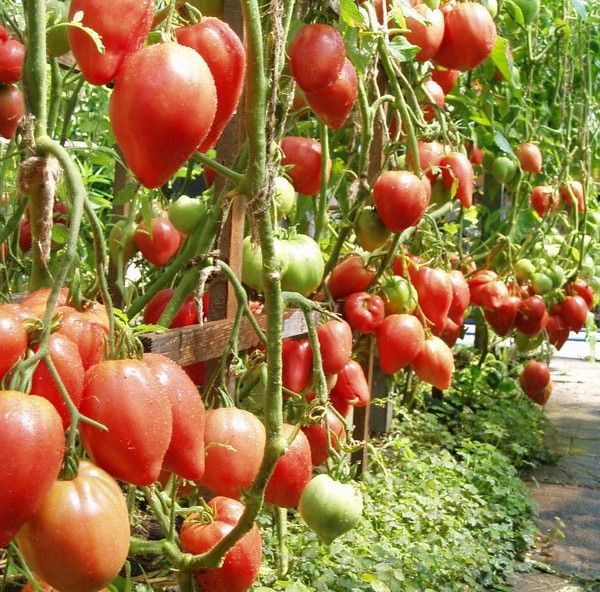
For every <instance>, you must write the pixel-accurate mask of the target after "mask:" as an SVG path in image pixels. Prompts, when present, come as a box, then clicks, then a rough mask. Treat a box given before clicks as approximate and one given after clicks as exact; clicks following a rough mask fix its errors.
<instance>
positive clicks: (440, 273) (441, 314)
mask: <svg viewBox="0 0 600 592" xmlns="http://www.w3.org/2000/svg"><path fill="white" fill-rule="evenodd" d="M411 277H412V282H413V286H414V287H415V289H416V290H417V294H418V295H419V306H420V308H421V311H422V312H423V314H424V315H425V317H426V318H427V320H428V321H429V322H430V323H431V324H432V325H433V326H434V329H435V331H437V332H441V331H442V329H443V328H444V325H445V324H446V318H447V317H448V311H449V310H450V306H451V304H452V299H453V289H452V282H451V280H450V274H448V273H447V272H445V271H444V270H443V269H435V268H432V267H427V266H423V267H421V268H419V270H418V271H416V272H415V273H414V274H412V275H411Z"/></svg>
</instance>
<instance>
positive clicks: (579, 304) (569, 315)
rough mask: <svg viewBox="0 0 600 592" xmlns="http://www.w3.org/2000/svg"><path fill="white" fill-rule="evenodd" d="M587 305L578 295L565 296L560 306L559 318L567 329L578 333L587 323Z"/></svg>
mask: <svg viewBox="0 0 600 592" xmlns="http://www.w3.org/2000/svg"><path fill="white" fill-rule="evenodd" d="M588 311H589V309H588V305H587V303H586V301H585V300H584V299H583V298H582V297H581V296H579V295H575V296H567V297H566V298H565V299H564V300H563V301H562V303H561V305H560V316H561V317H562V318H563V320H564V321H565V323H566V325H567V327H569V329H571V331H575V333H579V331H581V329H583V326H584V325H585V323H586V321H587V315H588Z"/></svg>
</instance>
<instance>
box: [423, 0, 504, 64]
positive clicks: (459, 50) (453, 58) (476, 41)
mask: <svg viewBox="0 0 600 592" xmlns="http://www.w3.org/2000/svg"><path fill="white" fill-rule="evenodd" d="M442 12H443V13H444V37H443V39H442V43H441V45H440V49H439V51H438V52H437V53H436V54H435V56H434V57H433V63H434V64H436V65H438V66H443V67H444V68H448V69H452V70H460V71H461V72H465V71H467V70H473V68H476V67H477V66H479V65H480V64H481V63H483V62H484V60H486V59H487V57H488V56H489V55H490V54H491V53H492V49H493V48H494V44H495V43H496V37H497V36H498V33H497V31H496V25H495V23H494V20H493V19H492V17H491V16H490V13H489V12H488V11H487V9H486V8H485V7H484V6H483V5H482V4H479V3H476V2H465V3H461V4H452V3H450V4H445V5H444V6H443V8H442Z"/></svg>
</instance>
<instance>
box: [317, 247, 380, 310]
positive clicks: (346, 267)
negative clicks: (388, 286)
mask: <svg viewBox="0 0 600 592" xmlns="http://www.w3.org/2000/svg"><path fill="white" fill-rule="evenodd" d="M374 281H375V272H374V271H373V270H371V269H369V268H368V267H367V266H366V265H365V264H364V262H363V260H362V259H361V258H360V257H359V256H358V255H350V256H349V257H346V258H345V259H343V260H342V261H340V262H339V263H338V264H337V265H336V266H335V267H334V268H333V271H332V272H331V275H330V276H329V279H328V280H327V289H328V290H329V293H330V294H331V297H332V298H333V299H334V300H339V299H340V298H345V297H346V296H349V295H350V294H353V293H354V292H362V291H363V290H367V289H368V288H370V287H371V286H372V285H373V282H374Z"/></svg>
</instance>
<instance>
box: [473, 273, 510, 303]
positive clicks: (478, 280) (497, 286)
mask: <svg viewBox="0 0 600 592" xmlns="http://www.w3.org/2000/svg"><path fill="white" fill-rule="evenodd" d="M469 290H470V291H471V302H472V303H473V304H475V305H477V306H482V307H483V308H491V309H495V308H497V307H498V306H500V305H501V304H502V302H504V301H505V300H506V298H508V296H509V293H508V288H507V287H506V284H505V283H504V282H502V281H500V280H499V279H498V275H497V274H496V273H495V272H493V271H491V270H489V269H481V270H479V271H477V272H475V273H474V274H473V275H472V276H471V278H470V279H469Z"/></svg>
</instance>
